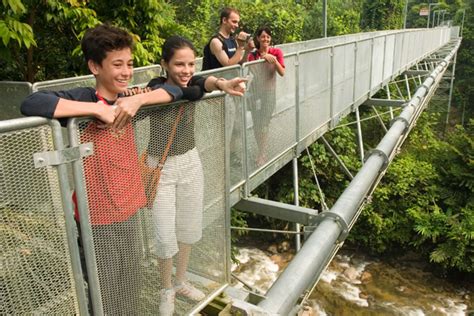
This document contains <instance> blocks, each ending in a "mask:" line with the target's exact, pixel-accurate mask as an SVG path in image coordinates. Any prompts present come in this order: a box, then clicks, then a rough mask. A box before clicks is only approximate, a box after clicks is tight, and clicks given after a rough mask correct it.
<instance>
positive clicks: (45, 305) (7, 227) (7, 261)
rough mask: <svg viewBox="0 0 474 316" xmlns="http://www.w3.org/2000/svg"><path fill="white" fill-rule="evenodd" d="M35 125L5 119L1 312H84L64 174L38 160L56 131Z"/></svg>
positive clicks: (0, 131)
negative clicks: (67, 217) (62, 187)
mask: <svg viewBox="0 0 474 316" xmlns="http://www.w3.org/2000/svg"><path fill="white" fill-rule="evenodd" d="M21 120H25V119H19V120H18V121H21ZM30 121H31V120H30ZM4 122H7V121H4ZM10 122H11V121H10ZM0 123H2V122H0ZM35 125H38V124H35ZM35 125H33V124H31V126H28V124H23V126H21V127H19V128H15V129H13V130H6V129H5V128H4V127H5V126H6V127H8V125H7V124H0V148H2V150H1V151H0V218H1V222H0V227H1V250H0V258H1V259H0V260H1V263H0V266H1V272H0V284H1V285H0V289H1V294H0V297H1V307H0V314H2V315H33V314H35V315H46V314H55V315H73V314H79V303H78V296H80V295H78V293H77V291H76V282H75V281H74V275H73V274H74V273H73V269H72V265H71V262H72V259H71V256H70V254H69V253H70V250H69V246H68V237H67V232H66V226H67V225H66V221H65V216H64V211H63V207H62V204H61V194H60V184H59V180H58V174H57V172H56V170H55V169H53V167H45V168H39V169H36V168H35V166H34V163H33V154H35V153H38V152H44V151H51V150H54V147H53V141H52V139H53V137H52V132H51V128H50V126H49V125H48V124H46V123H43V124H40V125H39V126H36V127H35ZM79 273H80V272H79ZM79 278H81V276H80V275H79ZM80 282H82V281H80Z"/></svg>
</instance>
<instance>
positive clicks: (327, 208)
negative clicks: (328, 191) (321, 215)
mask: <svg viewBox="0 0 474 316" xmlns="http://www.w3.org/2000/svg"><path fill="white" fill-rule="evenodd" d="M306 153H307V154H308V157H309V162H310V164H311V169H312V170H313V175H314V180H316V186H317V187H318V191H319V196H320V198H321V206H322V209H323V212H325V211H329V207H328V206H327V204H326V202H325V200H324V193H323V190H321V186H320V185H319V181H318V176H317V175H316V169H315V168H314V164H313V159H312V158H311V154H310V153H309V150H308V147H306Z"/></svg>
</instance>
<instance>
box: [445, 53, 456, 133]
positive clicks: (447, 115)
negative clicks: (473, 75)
mask: <svg viewBox="0 0 474 316" xmlns="http://www.w3.org/2000/svg"><path fill="white" fill-rule="evenodd" d="M457 56H458V54H457V53H456V54H455V55H454V58H453V69H452V71H451V83H450V85H449V99H448V110H447V113H446V126H447V125H448V124H449V112H450V111H451V100H452V97H453V86H454V74H455V72H456V59H457Z"/></svg>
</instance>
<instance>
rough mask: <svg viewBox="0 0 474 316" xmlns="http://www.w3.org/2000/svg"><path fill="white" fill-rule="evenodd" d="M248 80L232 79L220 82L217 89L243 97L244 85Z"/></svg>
mask: <svg viewBox="0 0 474 316" xmlns="http://www.w3.org/2000/svg"><path fill="white" fill-rule="evenodd" d="M247 80H248V79H246V78H240V77H237V78H234V79H231V80H222V81H220V82H219V89H221V90H222V91H224V92H225V93H228V94H230V95H235V96H240V97H241V96H243V95H244V93H245V83H246V82H247Z"/></svg>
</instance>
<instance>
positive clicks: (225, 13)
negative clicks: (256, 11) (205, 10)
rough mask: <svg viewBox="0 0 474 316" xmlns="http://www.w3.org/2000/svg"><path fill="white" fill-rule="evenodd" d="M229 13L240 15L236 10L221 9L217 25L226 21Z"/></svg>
mask: <svg viewBox="0 0 474 316" xmlns="http://www.w3.org/2000/svg"><path fill="white" fill-rule="evenodd" d="M231 13H235V14H237V15H240V13H239V11H238V10H237V9H234V8H229V7H226V8H224V9H222V11H221V17H220V20H219V25H221V24H222V22H223V21H224V19H228V18H229V16H230V14H231Z"/></svg>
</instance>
